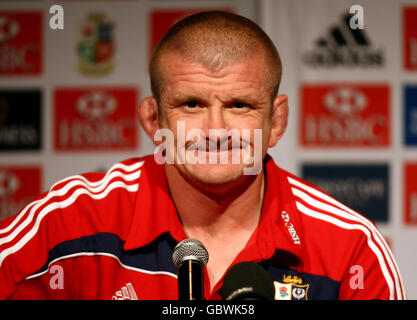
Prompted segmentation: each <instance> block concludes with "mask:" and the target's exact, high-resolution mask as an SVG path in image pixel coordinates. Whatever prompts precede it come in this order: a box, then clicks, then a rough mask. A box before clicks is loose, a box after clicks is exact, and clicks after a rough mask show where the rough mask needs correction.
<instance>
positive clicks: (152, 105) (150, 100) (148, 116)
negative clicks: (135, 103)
mask: <svg viewBox="0 0 417 320" xmlns="http://www.w3.org/2000/svg"><path fill="white" fill-rule="evenodd" d="M138 118H139V121H140V123H141V124H142V127H143V129H144V130H145V132H146V134H147V135H148V137H149V138H151V140H152V141H154V139H153V137H154V136H155V132H156V130H158V129H159V118H158V102H157V101H156V99H155V98H154V97H152V96H151V97H146V98H145V99H143V100H142V102H141V103H140V105H139V107H138ZM154 143H155V141H154Z"/></svg>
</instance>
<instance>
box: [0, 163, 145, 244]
mask: <svg viewBox="0 0 417 320" xmlns="http://www.w3.org/2000/svg"><path fill="white" fill-rule="evenodd" d="M140 172H141V171H137V172H134V173H131V174H129V175H124V174H122V173H120V172H119V171H114V172H113V173H112V174H110V175H108V176H107V177H105V178H104V179H103V180H102V184H100V185H98V186H97V187H92V188H90V187H88V186H87V184H86V183H85V182H84V181H82V180H71V181H70V182H69V183H67V184H66V185H65V186H64V187H63V188H61V189H59V190H56V191H52V192H50V193H49V194H48V195H47V196H46V197H45V198H43V199H42V201H38V202H37V203H36V204H35V205H34V206H32V207H31V206H30V205H28V206H27V207H26V208H29V207H30V208H31V209H30V212H29V214H28V216H27V218H26V219H25V220H24V221H23V222H22V223H21V224H19V226H18V227H17V228H16V229H15V230H14V231H13V232H12V233H11V234H9V235H8V236H6V237H3V238H0V245H3V244H5V243H7V242H9V241H12V240H13V239H14V238H15V237H16V236H17V235H18V234H19V233H20V232H21V231H22V230H24V228H26V227H27V225H29V224H30V223H31V221H32V220H33V217H34V216H35V213H36V211H37V210H38V209H39V207H41V206H42V205H44V204H45V203H47V202H48V201H49V200H50V199H52V198H54V197H56V196H58V197H60V196H64V195H66V194H67V193H68V191H69V190H71V189H72V188H73V187H76V186H80V187H85V188H86V189H88V190H89V191H91V192H93V193H98V192H102V191H103V190H104V189H105V188H107V185H108V184H109V183H110V181H111V180H112V179H113V178H115V177H122V178H123V179H124V180H126V181H133V180H135V179H138V178H139V177H140ZM26 208H25V209H26Z"/></svg>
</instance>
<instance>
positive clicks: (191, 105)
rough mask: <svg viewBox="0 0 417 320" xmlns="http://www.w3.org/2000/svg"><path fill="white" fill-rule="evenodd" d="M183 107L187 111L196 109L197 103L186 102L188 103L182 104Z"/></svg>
mask: <svg viewBox="0 0 417 320" xmlns="http://www.w3.org/2000/svg"><path fill="white" fill-rule="evenodd" d="M184 106H185V107H186V108H187V109H196V108H197V107H198V102H197V101H188V102H186V103H184Z"/></svg>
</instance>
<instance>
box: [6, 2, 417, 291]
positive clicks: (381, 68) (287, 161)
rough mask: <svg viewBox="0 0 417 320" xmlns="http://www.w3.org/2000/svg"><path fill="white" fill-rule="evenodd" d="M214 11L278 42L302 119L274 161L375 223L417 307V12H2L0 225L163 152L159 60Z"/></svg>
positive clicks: (336, 6)
mask: <svg viewBox="0 0 417 320" xmlns="http://www.w3.org/2000/svg"><path fill="white" fill-rule="evenodd" d="M57 4H58V5H60V6H61V7H62V8H63V17H64V20H63V24H62V25H60V24H59V23H58V22H59V21H58V20H55V18H54V17H56V16H54V13H55V14H56V13H57V11H52V13H50V8H51V7H52V6H54V5H57ZM353 5H359V6H360V8H359V9H358V8H357V7H356V11H353V12H349V9H350V8H351V7H352V6H353ZM207 9H218V10H225V11H231V12H236V13H240V14H242V15H245V16H247V17H249V18H251V19H254V20H255V21H257V22H258V23H259V24H260V25H261V26H262V27H263V28H264V30H265V31H266V32H267V33H268V34H269V35H270V36H271V38H272V40H273V41H274V42H275V44H276V45H277V47H278V50H279V52H280V54H281V58H282V61H283V65H284V70H283V80H282V85H281V88H280V93H285V94H287V95H288V96H289V103H290V120H289V127H288V131H287V133H286V135H285V136H284V138H283V139H282V140H281V141H280V143H279V144H278V146H277V147H275V148H274V149H271V150H270V153H271V154H272V156H273V157H274V158H275V159H276V161H277V163H278V164H279V165H280V166H282V167H283V168H285V169H287V170H288V171H290V172H293V173H295V174H296V175H299V176H301V177H304V178H305V179H306V180H308V181H310V182H312V183H314V184H316V185H318V186H319V187H321V188H322V189H324V190H326V191H327V192H329V193H330V194H331V195H333V196H334V197H335V198H336V199H339V200H340V201H342V202H344V203H346V204H348V205H349V206H351V207H352V208H353V209H355V210H357V211H359V212H361V213H363V214H364V215H366V216H367V217H368V218H370V219H371V220H373V221H374V222H375V223H376V225H377V226H378V228H379V229H380V230H381V233H382V234H383V235H384V236H385V237H386V239H387V241H388V243H389V244H390V246H391V248H392V250H393V252H394V255H395V257H396V259H397V262H398V265H399V268H400V270H401V273H402V277H403V280H404V283H405V287H406V290H407V293H408V298H410V299H417V273H416V271H415V270H417V254H416V249H417V4H416V3H415V1H408V0H384V1H382V0H357V1H349V0H339V1H332V0H315V1H309V0H291V1H290V0H259V1H254V0H234V1H233V0H229V1H226V0H224V1H208V0H207V1H199V0H195V1H190V0H183V1H173V0H170V1H168V0H166V1H163V0H153V1H151V0H120V1H116V0H113V1H112V0H105V1H104V0H103V1H97V0H90V1H89V0H85V1H77V0H61V1H58V0H57V1H52V0H32V1H7V0H6V1H1V2H0V220H2V219H4V218H6V217H8V216H10V215H11V214H13V213H15V212H16V211H18V210H19V209H20V208H22V207H23V206H24V205H25V204H27V203H28V202H30V201H31V200H32V199H33V198H34V197H35V196H36V195H38V194H40V193H41V192H44V191H46V190H47V189H48V188H49V187H50V186H52V185H53V184H54V183H55V182H57V181H58V180H60V179H62V178H64V177H67V176H70V175H74V174H78V173H82V172H88V171H103V170H106V169H108V168H109V167H110V166H111V165H112V164H113V163H116V162H118V161H120V160H123V159H126V158H129V157H132V156H141V155H145V154H150V153H153V152H154V148H153V145H152V143H151V141H150V139H149V138H148V137H146V135H145V134H144V132H143V130H142V129H141V128H140V126H139V123H138V121H137V119H136V108H137V106H138V103H139V102H140V101H141V99H143V98H144V97H146V96H148V95H149V94H150V88H149V80H148V74H147V63H148V61H149V57H150V54H151V52H152V50H153V48H154V47H155V45H156V43H157V41H158V40H159V39H160V37H161V36H162V35H163V34H164V33H165V32H166V30H167V29H168V28H169V27H170V26H171V25H172V24H173V23H175V22H176V21H178V19H180V18H182V17H184V16H186V15H188V14H191V13H194V12H198V11H202V10H207ZM361 14H362V16H363V21H361V20H360V19H358V18H360V15H361ZM352 21H353V22H354V23H353V24H352ZM61 22H62V21H61ZM361 22H363V24H361ZM56 27H58V28H57V29H54V28H56ZM61 27H63V28H61ZM365 285H366V279H365Z"/></svg>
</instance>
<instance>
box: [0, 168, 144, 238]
mask: <svg viewBox="0 0 417 320" xmlns="http://www.w3.org/2000/svg"><path fill="white" fill-rule="evenodd" d="M143 163H144V161H141V162H138V163H135V164H133V165H131V166H127V165H125V164H122V163H118V164H115V165H114V166H112V167H111V168H110V170H109V171H108V172H107V173H106V175H105V176H104V177H103V178H102V179H101V180H98V181H96V182H91V181H89V180H87V179H86V178H85V177H83V176H80V175H75V176H71V177H68V178H65V179H63V180H61V181H58V182H57V183H55V184H54V185H53V186H52V187H51V188H50V189H49V190H50V192H49V193H48V194H47V195H46V197H45V198H42V199H40V200H36V201H33V202H32V203H30V204H28V205H27V206H26V207H25V208H24V209H23V210H22V211H21V212H20V213H19V214H18V215H17V216H16V218H15V219H14V220H13V221H12V222H11V223H10V224H9V225H8V226H7V227H6V228H4V229H0V234H3V233H7V232H9V231H10V230H12V229H13V228H14V227H15V225H16V224H18V223H19V221H20V220H21V219H22V218H23V217H24V216H25V214H26V211H27V210H28V209H29V208H30V206H34V205H35V206H36V209H37V208H39V207H40V206H41V205H43V204H44V203H46V202H47V201H48V200H50V199H51V198H52V197H53V196H55V195H59V196H62V195H64V194H65V193H66V192H67V191H68V189H69V188H67V185H65V186H64V187H62V188H61V189H59V190H55V191H52V190H53V188H54V187H55V186H56V185H58V184H61V183H63V182H65V181H69V180H73V181H76V184H77V185H78V184H79V185H82V186H86V187H97V186H99V185H101V184H103V183H107V181H108V180H109V179H111V178H113V177H123V178H126V177H129V175H126V174H123V173H121V172H120V171H115V170H116V169H119V168H120V169H123V170H125V171H128V172H132V171H134V170H137V169H139V168H140V167H141V166H142V165H143ZM117 172H118V173H117ZM139 172H140V171H139ZM127 179H129V178H127ZM132 179H134V178H132ZM128 181H131V180H128ZM72 186H74V185H72ZM36 209H35V208H34V210H36ZM31 212H32V211H31ZM28 218H29V217H28ZM28 218H27V219H28ZM30 219H32V218H30ZM29 222H30V221H29ZM29 222H28V223H29ZM26 225H27V224H26ZM0 245H1V240H0Z"/></svg>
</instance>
